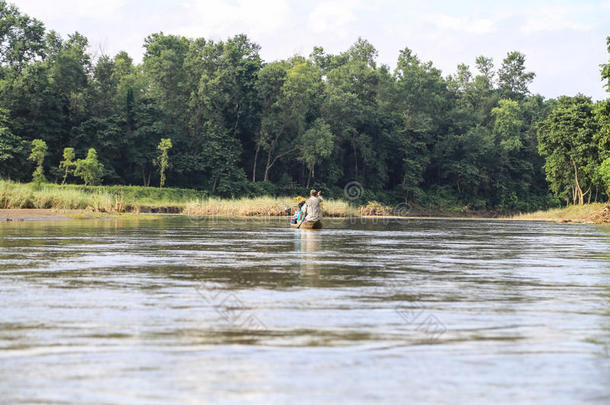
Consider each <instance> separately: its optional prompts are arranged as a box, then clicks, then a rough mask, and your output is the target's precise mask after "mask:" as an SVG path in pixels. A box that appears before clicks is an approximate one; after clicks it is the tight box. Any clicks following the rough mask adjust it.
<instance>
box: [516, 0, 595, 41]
mask: <svg viewBox="0 0 610 405" xmlns="http://www.w3.org/2000/svg"><path fill="white" fill-rule="evenodd" d="M580 11H582V6H581V7H579V8H574V7H560V6H554V7H551V6H545V7H536V8H533V9H532V10H531V11H527V12H525V13H524V18H525V23H524V24H523V25H522V26H521V32H523V33H524V34H533V33H536V32H543V31H562V30H573V31H588V30H591V29H592V28H593V27H592V26H591V25H590V24H584V23H582V22H579V21H578V20H579V18H578V14H579V12H580Z"/></svg>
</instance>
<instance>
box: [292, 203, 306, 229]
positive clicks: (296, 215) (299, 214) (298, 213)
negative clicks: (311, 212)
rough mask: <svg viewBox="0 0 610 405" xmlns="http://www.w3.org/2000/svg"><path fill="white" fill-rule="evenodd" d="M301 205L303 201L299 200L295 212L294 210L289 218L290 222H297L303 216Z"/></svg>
mask: <svg viewBox="0 0 610 405" xmlns="http://www.w3.org/2000/svg"><path fill="white" fill-rule="evenodd" d="M303 205H305V201H300V202H299V208H298V209H297V212H295V213H294V216H293V217H292V218H290V223H291V224H298V223H299V222H300V221H302V220H303V218H304V217H305V214H303Z"/></svg>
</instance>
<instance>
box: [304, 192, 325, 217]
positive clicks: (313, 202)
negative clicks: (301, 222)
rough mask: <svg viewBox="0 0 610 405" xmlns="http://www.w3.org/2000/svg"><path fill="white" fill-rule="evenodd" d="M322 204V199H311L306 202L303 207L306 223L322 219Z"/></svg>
mask: <svg viewBox="0 0 610 405" xmlns="http://www.w3.org/2000/svg"><path fill="white" fill-rule="evenodd" d="M321 202H322V197H309V199H308V200H307V201H305V205H303V212H304V213H305V221H319V220H321V219H322V207H321V206H320V203H321Z"/></svg>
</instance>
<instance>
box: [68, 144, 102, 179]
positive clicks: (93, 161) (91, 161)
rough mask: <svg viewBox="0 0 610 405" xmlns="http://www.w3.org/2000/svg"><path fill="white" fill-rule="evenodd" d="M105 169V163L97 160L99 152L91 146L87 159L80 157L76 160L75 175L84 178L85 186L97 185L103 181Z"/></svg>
mask: <svg viewBox="0 0 610 405" xmlns="http://www.w3.org/2000/svg"><path fill="white" fill-rule="evenodd" d="M103 169H104V165H102V164H101V163H100V162H98V160H97V152H96V151H95V149H93V148H90V149H89V151H88V152H87V157H86V158H85V159H78V160H77V161H76V168H75V169H74V175H75V176H78V177H80V178H81V179H83V182H84V183H85V186H87V185H92V186H95V185H98V184H100V183H101V181H102V173H103Z"/></svg>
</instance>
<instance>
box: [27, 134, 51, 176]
mask: <svg viewBox="0 0 610 405" xmlns="http://www.w3.org/2000/svg"><path fill="white" fill-rule="evenodd" d="M46 154H47V143H46V142H45V141H43V140H42V139H34V140H33V141H32V152H31V153H30V156H29V157H28V160H31V161H32V162H34V164H36V169H35V170H34V174H32V180H33V181H34V183H36V184H37V185H40V183H42V182H43V181H46V178H45V176H44V167H43V164H44V158H45V156H46Z"/></svg>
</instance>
